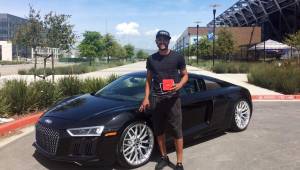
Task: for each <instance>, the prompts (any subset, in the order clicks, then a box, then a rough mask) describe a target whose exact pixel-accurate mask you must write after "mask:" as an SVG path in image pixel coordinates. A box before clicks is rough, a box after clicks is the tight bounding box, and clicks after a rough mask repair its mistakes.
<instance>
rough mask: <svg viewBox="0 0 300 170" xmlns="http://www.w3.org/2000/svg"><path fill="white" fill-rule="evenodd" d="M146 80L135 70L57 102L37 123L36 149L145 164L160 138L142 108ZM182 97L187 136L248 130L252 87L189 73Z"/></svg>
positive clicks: (55, 155) (80, 159)
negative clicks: (106, 83) (139, 109)
mask: <svg viewBox="0 0 300 170" xmlns="http://www.w3.org/2000/svg"><path fill="white" fill-rule="evenodd" d="M145 82H146V72H135V73H130V74H126V75H124V76H121V77H120V78H118V79H117V80H115V81H113V82H112V83H110V84H108V85H107V86H105V87H104V88H103V89H101V90H99V91H98V92H96V93H91V94H82V95H77V96H73V97H70V98H67V99H64V100H62V101H60V102H58V103H57V104H55V105H54V106H53V107H51V108H49V109H48V110H47V111H46V112H45V113H44V114H43V115H42V116H41V118H40V119H39V121H38V122H37V124H36V141H35V143H34V146H35V147H36V151H37V152H39V153H41V154H42V155H44V156H46V157H48V158H50V159H54V160H61V161H69V162H76V163H80V164H84V163H89V162H101V163H103V164H113V163H114V162H116V161H117V162H119V163H120V164H121V165H122V166H124V167H127V168H136V167H139V166H142V165H144V164H146V163H147V162H148V161H149V159H150V157H151V155H152V153H153V150H154V147H155V137H154V134H153V130H152V121H151V110H147V111H146V112H139V111H138V108H139V106H140V104H141V101H142V99H143V97H144V88H145ZM180 97H181V102H182V112H183V135H184V138H186V139H194V138H199V137H203V136H205V135H209V134H211V133H216V132H222V131H227V130H234V131H243V130H245V129H246V128H247V126H248V124H249V121H250V118H251V115H252V101H251V96H250V93H249V91H248V90H247V89H245V88H243V87H240V86H237V85H234V84H231V83H228V82H225V81H222V80H219V79H215V78H212V77H208V76H204V75H197V74H192V73H189V81H188V82H187V84H186V85H185V86H184V87H183V88H182V89H181V90H180ZM168 140H170V139H168Z"/></svg>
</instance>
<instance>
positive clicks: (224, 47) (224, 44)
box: [216, 28, 234, 58]
mask: <svg viewBox="0 0 300 170" xmlns="http://www.w3.org/2000/svg"><path fill="white" fill-rule="evenodd" d="M233 50H234V40H233V35H232V34H231V32H229V31H228V30H226V29H225V28H222V29H220V31H219V32H218V39H217V40H216V53H217V55H219V56H221V57H225V58H227V57H229V55H230V54H232V53H233Z"/></svg>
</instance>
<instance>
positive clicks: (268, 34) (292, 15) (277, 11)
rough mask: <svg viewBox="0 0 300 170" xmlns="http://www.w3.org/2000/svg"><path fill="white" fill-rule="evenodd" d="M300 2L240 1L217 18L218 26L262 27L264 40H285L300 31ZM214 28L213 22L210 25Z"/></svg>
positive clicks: (299, 0)
mask: <svg viewBox="0 0 300 170" xmlns="http://www.w3.org/2000/svg"><path fill="white" fill-rule="evenodd" d="M299 8H300V0H239V1H237V2H236V3H235V4H233V5H232V6H231V7H230V8H228V9H227V10H226V11H224V12H223V13H221V14H220V15H219V16H217V17H216V20H215V21H216V22H215V23H216V25H217V26H229V27H249V26H253V25H255V26H261V27H262V33H263V34H262V35H263V36H262V39H263V40H268V39H273V40H276V41H282V40H284V37H285V35H286V34H290V33H295V32H296V31H297V30H299V29H300V19H299V18H300V9H299ZM207 26H209V27H211V26H213V21H211V22H210V23H208V25H207Z"/></svg>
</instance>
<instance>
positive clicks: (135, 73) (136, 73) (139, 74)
mask: <svg viewBox="0 0 300 170" xmlns="http://www.w3.org/2000/svg"><path fill="white" fill-rule="evenodd" d="M146 74H147V71H136V72H131V73H128V74H125V76H145V77H146ZM189 76H192V77H199V78H208V79H215V80H219V79H217V78H213V77H209V76H205V75H202V74H195V73H189ZM221 81H222V80H221Z"/></svg>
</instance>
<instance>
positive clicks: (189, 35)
mask: <svg viewBox="0 0 300 170" xmlns="http://www.w3.org/2000/svg"><path fill="white" fill-rule="evenodd" d="M190 37H191V34H190V33H188V64H189V63H190V40H191V38H190Z"/></svg>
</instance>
